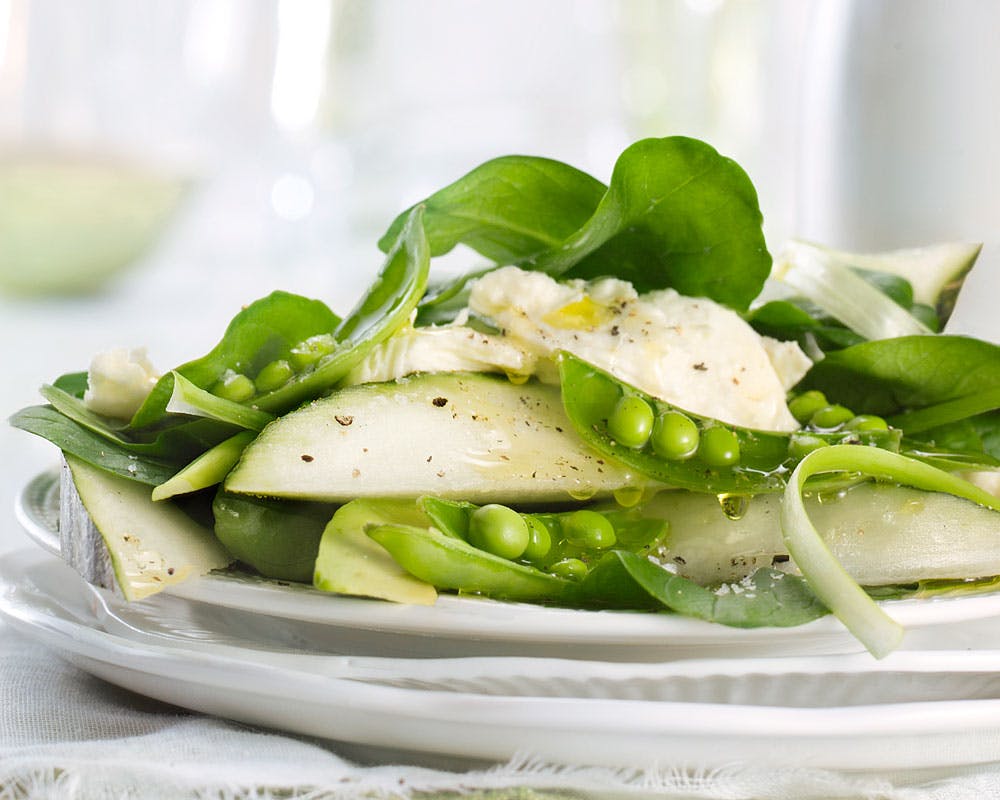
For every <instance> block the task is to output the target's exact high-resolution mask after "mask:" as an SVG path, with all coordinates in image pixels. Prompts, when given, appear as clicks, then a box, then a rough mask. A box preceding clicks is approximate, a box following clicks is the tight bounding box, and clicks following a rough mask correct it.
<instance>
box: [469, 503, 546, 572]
mask: <svg viewBox="0 0 1000 800" xmlns="http://www.w3.org/2000/svg"><path fill="white" fill-rule="evenodd" d="M530 540H531V534H530V532H529V531H528V524H527V523H526V522H525V521H524V517H522V516H521V515H520V514H518V513H517V512H516V511H515V510H514V509H512V508H507V506H501V505H499V504H497V503H490V504H489V505H485V506H481V507H480V508H477V509H476V510H475V511H473V512H472V516H471V517H470V519H469V544H471V545H472V546H473V547H478V548H479V549H480V550H485V551H486V552H487V553H492V554H493V555H495V556H500V557H501V558H509V559H514V558H519V557H520V556H521V555H522V554H523V553H524V551H525V550H526V549H527V547H528V544H529V542H530Z"/></svg>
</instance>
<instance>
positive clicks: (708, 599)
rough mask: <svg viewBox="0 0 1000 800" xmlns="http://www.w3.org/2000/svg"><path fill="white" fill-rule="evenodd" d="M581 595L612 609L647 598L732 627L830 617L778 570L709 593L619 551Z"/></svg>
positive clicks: (804, 588)
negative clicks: (643, 595)
mask: <svg viewBox="0 0 1000 800" xmlns="http://www.w3.org/2000/svg"><path fill="white" fill-rule="evenodd" d="M581 590H582V592H583V593H584V595H585V596H586V595H587V594H588V593H589V594H590V597H589V598H588V599H589V600H591V601H596V602H598V603H600V604H605V605H607V606H610V607H617V608H644V607H648V605H649V599H651V600H653V601H655V602H656V603H658V604H659V605H660V606H661V607H664V608H667V609H669V610H671V611H674V612H676V613H678V614H682V615H683V616H685V617H694V618H696V619H703V620H705V621H707V622H717V623H720V624H722V625H728V626H730V627H735V628H759V627H792V626H795V625H802V624H804V623H806V622H811V621H812V620H814V619H817V618H819V617H822V616H825V615H826V614H828V613H829V611H828V610H827V608H826V606H824V605H823V604H822V603H821V602H820V601H819V600H818V599H817V598H816V596H815V595H814V594H813V593H812V591H811V590H810V589H809V587H808V585H807V584H806V582H805V581H804V580H802V579H801V578H799V577H797V576H794V575H788V574H786V573H783V572H780V571H778V570H774V569H767V568H765V569H759V570H757V571H756V572H754V573H753V575H751V576H750V577H749V578H747V579H746V580H744V581H743V582H741V583H740V584H738V585H735V586H728V585H726V586H722V587H719V588H718V589H712V588H706V587H704V586H699V585H698V584H697V583H695V582H694V581H691V580H688V579H687V578H682V577H681V576H680V575H676V574H674V573H672V572H669V571H667V570H665V569H663V567H661V566H659V565H657V564H654V563H652V562H651V561H649V559H647V558H645V557H643V556H640V555H637V554H635V553H629V552H625V551H620V550H616V551H614V552H612V553H609V554H608V555H607V556H605V557H604V559H602V561H601V563H600V564H598V565H597V567H595V568H594V570H593V571H591V573H590V574H589V575H588V576H587V578H586V580H585V581H584V583H583V585H582V586H581ZM642 594H645V595H646V596H647V598H646V599H643V597H642Z"/></svg>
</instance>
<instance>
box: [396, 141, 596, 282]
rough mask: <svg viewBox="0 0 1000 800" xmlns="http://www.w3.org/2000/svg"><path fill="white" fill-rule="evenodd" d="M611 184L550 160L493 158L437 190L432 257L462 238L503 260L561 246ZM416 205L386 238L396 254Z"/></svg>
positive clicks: (428, 222) (430, 208)
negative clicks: (408, 217) (405, 225)
mask: <svg viewBox="0 0 1000 800" xmlns="http://www.w3.org/2000/svg"><path fill="white" fill-rule="evenodd" d="M605 188H606V187H605V186H604V184H603V183H601V182H600V181H598V180H597V179H595V178H592V177H590V176H589V175H587V174H586V173H585V172H581V171H580V170H578V169H575V168H574V167H571V166H569V165H567V164H563V163H561V162H559V161H553V160H551V159H547V158H536V157H532V156H504V157H501V158H496V159H493V160H492V161H487V162H486V163H485V164H482V165H480V166H478V167H476V168H475V169H474V170H472V172H470V173H468V174H467V175H465V176H464V177H462V178H459V179H458V180H457V181H455V182H454V183H452V184H450V185H449V186H446V187H445V188H443V189H441V190H440V191H438V192H435V193H434V194H432V195H431V196H430V197H428V198H427V199H426V200H424V201H422V202H421V203H420V204H419V205H423V206H424V209H425V210H424V229H425V230H426V232H427V240H428V242H429V244H430V251H431V255H432V256H439V255H442V254H444V253H447V252H448V251H450V250H451V249H452V248H454V247H455V246H456V245H457V244H459V243H461V244H464V245H466V246H467V247H471V248H472V249H473V250H475V251H476V252H478V253H480V254H482V255H484V256H486V257H487V258H489V259H491V260H492V261H495V262H497V263H498V264H510V263H514V262H517V261H521V260H523V259H525V258H527V257H529V256H531V255H534V254H535V253H539V252H541V251H542V250H547V249H548V248H550V247H554V246H556V245H558V244H560V243H561V242H562V241H563V240H564V239H565V238H566V237H568V236H569V235H570V234H572V233H573V232H574V231H575V230H577V229H578V228H579V227H580V226H581V225H583V223H584V222H586V221H587V219H588V217H590V215H591V214H593V213H594V209H595V208H597V204H598V202H600V199H601V196H602V195H603V194H604V191H605ZM411 210H412V209H408V210H407V211H404V212H403V213H402V214H400V215H399V216H398V217H396V219H395V220H394V221H393V223H392V225H390V226H389V230H388V231H387V232H386V233H385V235H384V236H383V237H382V238H381V239H380V240H379V247H380V248H382V250H384V251H388V250H389V248H390V247H391V246H392V243H393V242H394V241H395V240H396V237H397V236H398V235H399V232H400V231H401V230H402V229H403V225H404V223H405V221H406V218H407V216H408V215H409V213H410V211H411Z"/></svg>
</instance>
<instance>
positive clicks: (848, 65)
mask: <svg viewBox="0 0 1000 800" xmlns="http://www.w3.org/2000/svg"><path fill="white" fill-rule="evenodd" d="M809 32H810V33H809V42H808V48H807V53H808V57H807V59H806V61H805V65H804V70H803V75H802V81H803V88H804V92H803V104H802V114H801V118H800V120H799V123H798V126H799V128H800V129H801V134H800V136H801V148H800V158H799V161H798V183H799V185H798V194H799V208H800V217H799V230H800V234H801V235H803V236H807V237H811V238H815V239H818V240H822V241H831V242H836V243H838V244H839V245H840V246H842V247H843V248H845V249H856V250H865V249H870V250H878V249H889V248H894V247H907V246H916V245H921V244H928V243H932V242H936V241H955V240H965V241H977V242H983V243H984V247H983V252H982V255H981V256H980V259H979V263H978V265H977V266H976V268H975V269H974V270H973V271H972V273H971V275H970V277H969V279H968V282H967V284H966V287H965V289H964V291H963V293H962V295H961V297H960V300H959V303H958V306H957V307H956V310H955V314H954V316H953V317H952V320H951V322H950V323H949V331H951V332H964V333H971V334H973V335H977V336H981V337H984V338H988V339H993V340H995V341H1000V327H998V324H997V316H996V300H997V298H998V297H1000V194H998V192H997V185H998V184H1000V104H998V103H997V101H996V99H997V97H998V95H1000V49H998V48H997V46H996V42H997V37H998V36H1000V4H997V3H988V2H978V0H954V2H950V3H940V2H936V0H911V1H910V2H908V3H897V2H892V0H817V2H815V3H813V8H812V15H811V19H810V26H809Z"/></svg>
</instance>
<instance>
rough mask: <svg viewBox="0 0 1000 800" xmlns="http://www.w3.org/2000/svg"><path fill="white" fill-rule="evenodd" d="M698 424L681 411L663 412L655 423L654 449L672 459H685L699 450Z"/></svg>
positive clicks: (664, 456) (659, 454)
mask: <svg viewBox="0 0 1000 800" xmlns="http://www.w3.org/2000/svg"><path fill="white" fill-rule="evenodd" d="M698 439H699V434H698V426H697V425H696V424H695V422H694V420H692V419H690V418H689V417H686V416H684V414H681V413H680V412H679V411H667V412H665V413H663V414H661V415H660V416H659V417H658V418H657V420H656V424H654V425H653V435H652V440H653V450H654V452H655V453H656V454H657V455H658V456H662V457H663V458H666V459H669V460H671V461H683V460H684V459H687V458H691V456H693V455H694V454H695V453H696V452H697V451H698Z"/></svg>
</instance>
